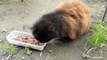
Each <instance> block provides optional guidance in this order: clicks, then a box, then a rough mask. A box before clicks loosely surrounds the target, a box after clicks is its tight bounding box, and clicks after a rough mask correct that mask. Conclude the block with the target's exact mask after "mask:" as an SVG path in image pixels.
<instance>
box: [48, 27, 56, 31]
mask: <svg viewBox="0 0 107 60" xmlns="http://www.w3.org/2000/svg"><path fill="white" fill-rule="evenodd" d="M47 30H48V31H55V28H54V27H53V26H49V27H48V29H47Z"/></svg>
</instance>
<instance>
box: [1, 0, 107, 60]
mask: <svg viewBox="0 0 107 60" xmlns="http://www.w3.org/2000/svg"><path fill="white" fill-rule="evenodd" d="M63 1H66V0H57V1H56V0H24V2H21V1H20V0H0V40H6V39H5V37H6V35H7V34H9V33H10V32H11V31H12V30H19V31H25V32H31V31H30V27H31V26H32V24H33V23H34V22H35V21H37V19H38V18H39V17H40V16H41V15H43V14H45V13H48V12H51V11H52V10H54V8H55V7H56V6H57V5H58V4H59V3H61V2H63ZM83 1H84V2H86V3H87V4H88V5H89V6H90V10H91V17H92V19H91V21H92V22H97V21H98V22H99V21H101V19H102V16H103V14H104V10H105V5H106V3H105V2H104V0H83ZM105 20H107V15H106V18H105ZM2 30H6V33H2V32H1V31H2ZM89 36H90V33H87V34H85V35H84V36H82V37H81V38H79V39H77V40H76V41H73V42H70V43H63V42H53V43H52V44H48V45H47V46H46V47H45V49H44V50H43V51H36V50H32V51H33V53H32V54H31V55H30V56H28V55H26V54H24V53H22V52H21V50H24V49H20V51H19V52H18V53H17V54H15V56H14V58H11V59H10V60H21V57H25V60H84V59H82V58H83V57H82V54H83V53H84V50H85V49H87V47H84V45H85V44H86V42H87V40H89ZM49 50H51V52H49ZM41 52H42V55H41V56H40V54H41ZM91 55H92V56H95V57H102V58H91V59H87V60H107V51H103V54H102V55H101V53H100V49H98V50H97V51H95V52H93V53H91ZM0 57H1V58H2V59H4V60H6V59H5V58H6V57H7V55H3V52H2V51H1V52H0Z"/></svg>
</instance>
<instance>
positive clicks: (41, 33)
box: [32, 0, 90, 43]
mask: <svg viewBox="0 0 107 60" xmlns="http://www.w3.org/2000/svg"><path fill="white" fill-rule="evenodd" d="M89 25H90V15H89V10H88V7H87V6H86V5H85V4H84V3H82V2H80V1H79V0H71V1H68V2H65V3H63V4H61V5H59V6H58V8H56V10H55V11H54V12H51V13H48V14H45V15H43V16H42V17H41V18H40V19H39V20H38V22H36V23H35V24H34V25H33V27H32V34H33V35H34V37H35V38H36V39H38V40H39V41H40V42H43V43H44V42H48V41H50V40H51V39H54V38H62V40H75V39H76V38H77V37H79V36H80V35H82V34H84V33H85V32H86V31H87V30H88V28H89Z"/></svg>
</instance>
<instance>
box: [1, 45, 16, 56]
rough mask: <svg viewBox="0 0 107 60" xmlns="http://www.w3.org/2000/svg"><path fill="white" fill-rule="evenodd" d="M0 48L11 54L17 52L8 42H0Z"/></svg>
mask: <svg viewBox="0 0 107 60" xmlns="http://www.w3.org/2000/svg"><path fill="white" fill-rule="evenodd" d="M0 49H1V50H2V51H4V52H6V53H8V54H9V55H13V54H15V53H16V52H17V49H16V48H15V47H14V46H13V45H10V44H8V43H1V44H0Z"/></svg>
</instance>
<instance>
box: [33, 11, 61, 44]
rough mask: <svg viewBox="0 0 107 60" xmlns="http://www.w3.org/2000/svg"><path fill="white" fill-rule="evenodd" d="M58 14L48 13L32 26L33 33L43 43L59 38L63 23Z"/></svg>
mask: <svg viewBox="0 0 107 60" xmlns="http://www.w3.org/2000/svg"><path fill="white" fill-rule="evenodd" d="M57 17H58V16H57V15H56V14H52V13H51V14H46V15H44V16H42V17H41V18H40V20H38V22H36V23H35V24H34V25H33V27H32V34H33V35H34V37H35V38H36V39H37V40H39V41H40V42H42V43H45V42H48V41H50V40H51V39H54V38H58V37H59V36H60V35H59V34H60V33H59V32H60V30H61V26H60V25H61V23H60V21H59V19H58V18H57Z"/></svg>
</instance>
